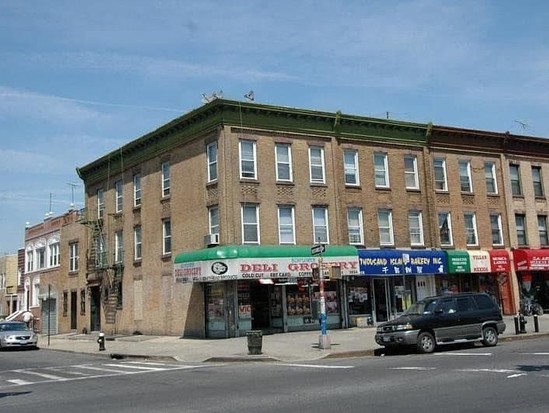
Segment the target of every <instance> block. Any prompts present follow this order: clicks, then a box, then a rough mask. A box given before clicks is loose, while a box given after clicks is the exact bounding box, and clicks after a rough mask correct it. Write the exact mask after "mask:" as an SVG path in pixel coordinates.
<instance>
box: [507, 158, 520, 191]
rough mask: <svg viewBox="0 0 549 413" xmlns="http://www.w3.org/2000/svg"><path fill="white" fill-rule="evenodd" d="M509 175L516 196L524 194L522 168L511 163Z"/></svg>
mask: <svg viewBox="0 0 549 413" xmlns="http://www.w3.org/2000/svg"><path fill="white" fill-rule="evenodd" d="M509 176H510V178H511V193H512V194H513V195H514V196H520V195H522V189H521V186H520V169H519V166H518V165H516V164H511V165H509Z"/></svg>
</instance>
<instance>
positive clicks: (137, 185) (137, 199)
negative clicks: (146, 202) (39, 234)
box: [133, 174, 141, 207]
mask: <svg viewBox="0 0 549 413" xmlns="http://www.w3.org/2000/svg"><path fill="white" fill-rule="evenodd" d="M139 205H141V175H140V174H135V175H134V176H133V206H134V207H137V206H139Z"/></svg>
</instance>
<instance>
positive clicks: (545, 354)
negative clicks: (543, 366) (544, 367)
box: [519, 353, 549, 356]
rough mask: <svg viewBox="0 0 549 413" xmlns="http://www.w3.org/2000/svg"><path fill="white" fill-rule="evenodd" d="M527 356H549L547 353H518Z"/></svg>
mask: <svg viewBox="0 0 549 413" xmlns="http://www.w3.org/2000/svg"><path fill="white" fill-rule="evenodd" d="M519 354H524V355H527V356H549V353H519Z"/></svg>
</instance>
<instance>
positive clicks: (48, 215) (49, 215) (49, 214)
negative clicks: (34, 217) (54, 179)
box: [46, 192, 53, 218]
mask: <svg viewBox="0 0 549 413" xmlns="http://www.w3.org/2000/svg"><path fill="white" fill-rule="evenodd" d="M52 196H53V195H52V193H51V192H50V208H49V210H48V212H46V218H48V217H51V216H52V215H53V212H52V210H51V201H52Z"/></svg>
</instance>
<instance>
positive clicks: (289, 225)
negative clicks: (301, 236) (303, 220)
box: [278, 205, 295, 244]
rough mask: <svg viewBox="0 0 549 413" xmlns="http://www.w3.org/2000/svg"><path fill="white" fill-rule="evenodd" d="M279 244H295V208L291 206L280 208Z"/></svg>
mask: <svg viewBox="0 0 549 413" xmlns="http://www.w3.org/2000/svg"><path fill="white" fill-rule="evenodd" d="M278 242H279V243H280V244H295V225H294V207H293V206H291V205H281V206H279V207H278Z"/></svg>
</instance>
